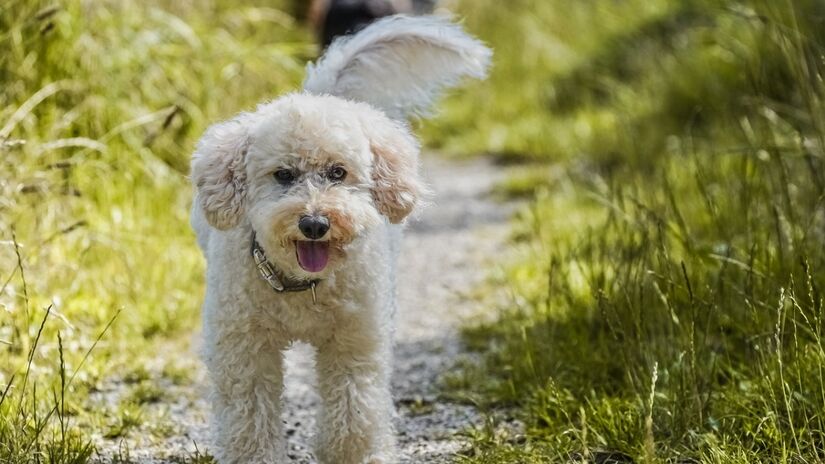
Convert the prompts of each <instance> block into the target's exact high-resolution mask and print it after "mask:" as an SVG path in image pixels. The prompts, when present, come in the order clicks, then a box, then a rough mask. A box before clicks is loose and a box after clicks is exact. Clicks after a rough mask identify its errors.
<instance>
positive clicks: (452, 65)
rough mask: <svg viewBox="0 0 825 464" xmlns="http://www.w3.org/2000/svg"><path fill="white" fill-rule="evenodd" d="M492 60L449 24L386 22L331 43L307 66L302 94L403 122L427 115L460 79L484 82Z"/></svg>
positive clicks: (414, 20) (431, 20)
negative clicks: (357, 105)
mask: <svg viewBox="0 0 825 464" xmlns="http://www.w3.org/2000/svg"><path fill="white" fill-rule="evenodd" d="M491 56H492V51H491V50H490V49H489V48H487V47H486V46H484V44H482V43H481V42H479V41H478V40H476V39H474V38H473V37H471V36H469V35H468V34H467V33H465V32H464V31H463V30H462V29H461V27H460V26H459V25H457V24H454V23H451V22H450V21H449V20H448V19H444V18H439V17H437V16H420V17H407V16H389V17H387V18H384V19H381V20H379V21H376V22H374V23H372V24H370V25H369V26H367V27H366V28H364V29H363V30H362V31H361V32H358V33H357V34H355V35H353V36H349V37H343V38H340V39H338V40H336V41H335V42H333V43H332V45H331V46H330V47H329V49H327V51H326V53H324V56H323V57H321V59H320V60H318V62H317V63H316V64H314V65H313V64H309V65H307V77H306V80H304V90H306V91H308V92H310V93H314V94H319V95H320V94H330V95H334V96H337V97H343V98H347V99H351V100H357V101H361V102H365V103H369V104H370V105H372V106H374V107H376V108H380V109H381V110H383V111H384V112H386V113H387V114H388V115H389V116H390V117H392V118H395V119H402V118H404V117H406V116H409V115H411V114H426V113H427V112H428V111H429V109H430V107H431V106H432V104H433V103H434V102H435V99H436V98H437V97H438V95H439V94H440V93H441V91H442V90H443V89H445V88H447V87H451V86H454V85H456V84H457V83H458V81H459V80H460V79H461V78H463V77H465V76H470V77H475V78H483V77H484V76H485V75H486V73H487V67H488V66H489V64H490V57H491Z"/></svg>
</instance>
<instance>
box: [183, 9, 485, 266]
mask: <svg viewBox="0 0 825 464" xmlns="http://www.w3.org/2000/svg"><path fill="white" fill-rule="evenodd" d="M490 55H491V52H490V50H489V49H488V48H486V47H485V46H484V45H482V44H481V43H480V42H478V41H477V40H475V39H473V38H472V37H470V36H468V35H467V34H465V33H464V32H463V31H462V30H461V28H460V27H459V26H457V25H455V24H452V23H450V22H449V21H448V20H446V19H441V18H435V17H418V18H409V17H403V16H396V17H390V18H387V19H384V20H381V21H378V22H376V23H374V24H372V25H370V26H368V27H367V28H365V29H364V30H363V31H361V32H359V33H358V34H356V35H355V36H352V37H348V38H343V39H339V40H337V41H335V42H334V43H333V44H332V46H330V47H329V49H328V50H327V52H326V53H325V55H324V56H323V57H322V58H321V60H319V61H318V63H317V64H315V65H310V66H309V68H308V75H307V79H306V81H305V82H304V89H305V93H301V94H292V95H287V96H285V97H282V98H279V99H277V100H275V101H273V102H271V103H267V104H263V105H260V106H259V107H258V108H257V110H256V111H254V112H250V113H242V114H240V115H238V116H236V117H235V118H233V119H231V120H229V121H226V122H222V123H218V124H216V125H214V126H212V127H210V128H209V129H208V130H207V132H206V134H205V135H204V136H203V138H202V139H201V141H200V142H199V144H198V148H197V151H196V152H195V155H194V157H193V160H192V180H193V182H194V184H195V186H196V188H197V190H198V195H197V201H198V203H199V204H200V207H201V208H202V209H203V212H204V213H205V216H206V218H207V220H208V222H209V223H210V224H211V225H212V226H213V227H215V228H217V229H223V230H226V229H231V228H233V227H236V226H237V225H238V224H241V223H242V222H243V220H244V219H246V221H245V223H248V224H249V225H251V226H252V229H253V230H254V231H255V233H256V235H257V238H258V241H259V242H260V244H261V245H262V246H263V248H264V251H265V252H266V254H267V257H268V258H269V259H270V261H272V262H273V263H275V264H276V265H278V266H279V267H280V268H281V269H282V270H283V271H286V272H289V273H290V274H292V275H294V276H298V277H305V276H307V275H309V276H315V275H317V274H319V273H324V272H328V270H329V269H332V268H334V266H335V265H336V264H338V263H341V262H342V261H343V259H344V258H345V256H346V254H347V249H348V246H349V245H350V244H351V243H353V242H354V241H355V240H356V239H357V238H358V237H359V236H362V235H363V234H364V233H365V232H366V231H367V230H369V229H370V228H371V227H373V226H375V225H376V224H380V223H382V222H383V221H389V222H391V223H399V222H402V221H403V220H404V218H405V217H407V216H408V215H409V214H410V213H411V212H412V211H413V209H414V208H415V207H416V205H418V204H419V203H420V201H421V197H422V194H423V192H424V188H423V186H422V183H421V181H420V179H419V176H418V150H419V148H418V143H417V141H416V140H415V138H414V137H413V136H412V134H411V133H410V132H409V129H408V128H407V126H406V124H405V123H403V122H399V121H402V120H404V119H405V118H406V117H407V116H409V115H410V114H425V113H426V112H427V110H428V108H429V107H430V106H431V105H432V103H433V102H434V100H435V98H436V97H437V95H438V93H439V92H440V91H441V90H442V89H443V88H445V87H448V86H451V85H453V84H455V83H456V82H457V81H458V79H460V78H461V77H463V76H474V77H482V76H483V75H484V74H485V72H486V69H487V66H488V64H489V61H490Z"/></svg>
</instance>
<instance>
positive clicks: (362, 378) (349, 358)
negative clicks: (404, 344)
mask: <svg viewBox="0 0 825 464" xmlns="http://www.w3.org/2000/svg"><path fill="white" fill-rule="evenodd" d="M361 330H364V332H370V331H368V330H365V329H363V328H361ZM380 332H381V331H379V330H375V331H373V332H372V333H368V334H367V335H353V333H347V334H345V335H344V336H340V337H333V339H332V340H330V341H329V342H327V343H325V344H324V345H322V346H319V347H318V358H317V362H318V377H319V387H320V393H321V398H322V402H323V404H322V409H321V418H320V421H319V423H320V435H319V439H318V443H317V450H316V452H317V454H318V459H319V461H320V462H321V463H323V464H365V463H369V464H387V463H391V462H394V460H395V437H394V433H393V427H392V415H393V405H392V397H391V395H390V385H389V380H390V372H389V357H390V349H389V339H388V336H387V338H386V339H384V338H381V333H380ZM356 333H357V332H356ZM362 334H363V332H362Z"/></svg>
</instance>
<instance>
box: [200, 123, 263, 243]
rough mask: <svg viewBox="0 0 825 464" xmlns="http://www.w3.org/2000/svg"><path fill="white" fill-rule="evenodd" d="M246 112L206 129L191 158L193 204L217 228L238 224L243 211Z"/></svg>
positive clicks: (246, 143)
mask: <svg viewBox="0 0 825 464" xmlns="http://www.w3.org/2000/svg"><path fill="white" fill-rule="evenodd" d="M250 119H251V115H250V114H249V113H242V114H240V115H238V116H236V117H235V118H233V119H230V120H229V121H224V122H220V123H217V124H214V125H213V126H211V127H209V129H207V130H206V133H204V135H203V137H201V139H200V141H198V146H197V149H196V150H195V154H194V155H192V183H193V184H194V185H195V187H196V189H197V196H196V198H195V201H197V202H198V203H199V204H200V207H201V208H203V211H204V213H205V215H206V220H207V221H208V222H209V224H210V225H212V227H214V228H216V229H221V230H226V229H231V228H233V227H235V226H236V225H238V222H239V221H240V219H241V215H242V213H243V210H244V197H245V196H246V172H245V169H244V160H245V157H246V149H247V146H248V145H249V135H248V129H249V128H248V125H249V122H250Z"/></svg>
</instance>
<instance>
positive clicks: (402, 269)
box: [99, 157, 511, 463]
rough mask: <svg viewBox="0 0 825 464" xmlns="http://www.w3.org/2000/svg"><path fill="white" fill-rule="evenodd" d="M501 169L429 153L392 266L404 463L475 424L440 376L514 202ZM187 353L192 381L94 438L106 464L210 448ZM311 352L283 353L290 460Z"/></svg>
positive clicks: (456, 442)
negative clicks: (499, 187) (134, 421)
mask: <svg viewBox="0 0 825 464" xmlns="http://www.w3.org/2000/svg"><path fill="white" fill-rule="evenodd" d="M503 175H504V173H503V172H501V170H500V168H498V167H496V166H493V165H492V164H491V163H490V162H488V161H484V160H474V161H467V162H453V161H444V160H440V159H436V158H429V157H428V158H426V159H425V162H424V176H425V178H426V180H427V181H428V183H429V184H430V186H431V187H432V188H433V190H434V191H435V196H434V198H433V204H432V205H430V206H429V207H427V208H426V209H425V210H424V212H423V213H422V214H421V215H420V217H417V218H416V219H415V220H414V221H412V222H411V223H410V225H409V227H408V229H407V231H406V233H405V236H404V244H403V248H402V252H401V257H400V263H399V266H398V269H399V279H398V282H399V314H398V320H397V332H396V348H395V360H394V365H395V372H394V375H393V394H394V398H395V402H396V405H397V408H398V417H397V418H396V428H397V432H398V441H399V446H400V449H401V459H400V462H402V463H443V462H451V459H450V456H451V455H453V454H454V453H455V452H457V451H459V450H460V449H461V447H462V446H463V443H462V441H461V439H460V437H456V433H457V432H461V431H462V430H464V429H466V428H467V427H469V426H472V425H475V424H478V423H479V420H480V418H479V417H478V414H477V413H476V412H475V411H474V410H473V408H471V407H468V406H464V405H457V404H454V403H449V402H444V401H442V400H441V399H440V398H439V397H438V385H437V381H438V378H439V376H440V375H441V374H443V373H444V372H445V371H446V370H448V369H449V368H450V367H451V366H452V365H453V364H454V363H455V361H456V359H457V357H459V356H461V354H462V347H461V344H460V341H459V339H458V335H457V331H458V328H459V327H460V325H461V324H462V322H464V321H466V320H467V319H469V318H471V317H472V316H473V314H474V313H475V312H476V311H478V302H477V301H475V300H474V299H473V298H472V297H471V295H470V294H471V292H473V290H474V289H476V288H477V287H478V285H479V284H480V283H482V282H483V279H484V278H485V276H486V272H487V270H488V269H489V265H490V263H491V260H493V259H495V257H496V256H499V255H500V253H501V250H502V247H503V244H504V238H505V235H506V232H507V224H506V219H507V217H508V216H509V214H510V211H511V208H508V207H506V206H503V205H501V204H499V203H496V202H494V201H493V200H492V199H491V198H490V195H489V193H490V189H491V188H492V186H493V185H494V184H495V183H496V182H497V181H498V180H500V179H501V178H502V177H503ZM183 355H184V356H187V357H191V358H192V359H191V362H189V359H188V358H187V359H186V360H185V361H186V362H185V363H184V364H186V365H189V366H191V368H192V369H197V373H196V375H195V376H194V379H193V380H192V381H191V382H185V383H184V384H182V385H174V384H173V383H172V382H170V381H169V380H161V383H162V388H163V390H164V399H163V400H162V401H161V402H159V403H158V404H156V405H150V406H149V409H150V410H149V411H148V414H147V415H146V417H145V418H144V421H143V422H144V425H142V426H140V428H138V429H137V430H132V431H131V432H130V433H129V434H127V435H126V438H125V439H117V440H112V439H104V438H100V439H99V444H100V448H101V450H102V452H101V456H102V457H103V458H104V459H103V460H105V461H110V462H111V461H112V460H113V459H112V457H113V456H115V455H117V454H120V456H121V458H128V459H129V460H131V461H132V462H141V463H144V462H152V463H160V462H180V461H179V459H180V458H181V457H183V456H186V455H188V454H191V452H192V451H193V450H194V449H195V444H197V446H198V448H199V449H200V450H201V452H208V449H209V448H208V444H207V430H206V418H207V404H206V402H205V401H204V400H203V395H204V392H203V389H204V387H203V385H204V383H205V380H204V375H203V372H202V371H203V369H202V367H201V366H200V364H199V363H198V361H197V359H196V357H195V355H194V354H191V355H190V354H187V353H183ZM311 358H312V351H311V349H310V348H309V347H308V346H305V345H298V346H296V347H295V348H294V349H293V350H292V351H290V352H289V353H288V354H287V374H286V392H285V397H286V407H285V415H284V420H285V421H286V430H287V437H288V440H289V448H290V450H289V454H290V457H292V459H293V462H296V463H314V462H315V461H314V459H313V458H312V454H311V443H312V435H313V433H314V430H315V428H316V427H315V411H316V410H317V405H318V397H317V395H316V393H315V391H314V387H313V385H314V383H315V377H314V373H313V369H312V362H311ZM123 389H124V387H123V386H122V385H118V384H113V385H111V386H110V388H107V389H104V391H102V392H101V393H100V396H101V401H103V402H105V403H110V404H111V403H113V402H114V403H116V402H117V401H118V398H119V397H122V396H123V392H122V391H119V390H123ZM152 418H157V420H159V421H161V423H163V424H165V425H164V426H163V427H164V428H165V432H166V433H163V432H164V430H161V431H160V432H161V433H160V435H166V436H167V438H157V436H158V435H159V434H158V433H157V432H158V431H157V430H154V429H153V427H155V428H156V427H157V426H156V425H152V423H153V420H154V419H152ZM170 432H171V433H170ZM118 450H120V451H118ZM125 450H128V453H126V451H125ZM124 454H128V456H125V455H124ZM176 457H177V459H178V460H177V461H176V460H175V458H176ZM115 459H116V458H115Z"/></svg>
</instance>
